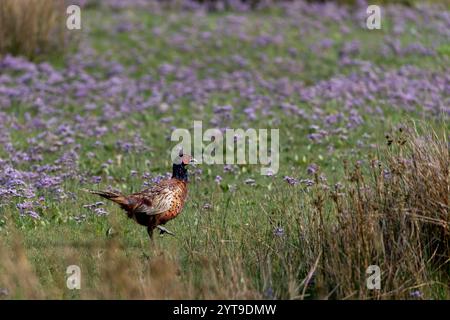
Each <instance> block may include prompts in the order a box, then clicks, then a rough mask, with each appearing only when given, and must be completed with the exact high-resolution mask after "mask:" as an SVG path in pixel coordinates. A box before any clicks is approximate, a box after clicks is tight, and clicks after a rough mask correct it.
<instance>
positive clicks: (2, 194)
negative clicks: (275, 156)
mask: <svg viewBox="0 0 450 320" xmlns="http://www.w3.org/2000/svg"><path fill="white" fill-rule="evenodd" d="M393 2H394V1H389V2H388V1H384V2H380V3H382V29H381V30H373V31H370V30H367V29H366V27H365V18H366V12H365V10H366V8H367V3H366V2H364V1H335V2H324V1H310V2H304V1H247V2H239V1H203V2H202V1H200V2H196V1H166V2H157V1H147V0H126V1H125V0H121V1H119V0H117V1H99V0H83V1H82V0H78V4H79V5H80V6H81V8H82V29H81V30H75V31H68V30H67V29H66V27H65V22H66V18H67V14H66V12H65V9H66V6H67V3H64V2H63V1H57V0H2V1H0V238H1V239H0V241H1V243H2V244H1V245H0V298H4V299H38V298H53V299H55V298H56V299H60V298H62V299H87V298H95V299H111V298H114V299H115V298H120V299H142V298H144V299H212V298H219V299H261V298H265V299H449V298H450V286H449V284H450V281H449V280H450V279H449V277H450V266H449V257H450V234H449V233H450V230H449V222H450V218H449V199H448V197H449V180H448V179H449V144H448V129H449V124H448V115H449V111H450V104H449V102H450V77H449V74H450V73H449V67H448V66H449V65H450V64H449V60H450V43H449V39H450V34H449V30H450V11H449V7H448V4H447V3H446V2H445V1H429V2H425V3H424V2H422V1H420V2H418V1H395V3H393ZM388 3H389V4H388ZM194 120H202V121H203V122H204V127H205V128H206V125H208V126H210V127H218V128H221V129H224V128H227V127H230V128H256V129H258V128H279V129H280V145H281V150H280V151H281V156H280V171H279V173H278V174H276V175H273V176H260V175H259V169H260V168H259V167H258V166H250V165H225V166H223V165H213V166H211V165H209V166H207V165H203V166H199V167H197V168H196V169H195V170H193V171H192V172H191V173H190V179H191V183H190V185H189V192H190V195H189V199H188V202H187V205H186V207H185V209H184V211H183V213H182V214H181V215H180V217H178V218H177V219H176V220H173V221H172V222H170V224H169V225H168V228H169V229H170V230H172V231H174V232H175V234H176V236H175V237H170V236H160V237H155V238H156V240H155V241H154V243H150V242H149V240H148V237H147V234H146V232H145V229H143V228H141V227H139V226H137V225H136V224H135V223H134V222H133V221H131V220H129V219H127V218H126V216H125V215H124V214H123V213H122V212H121V211H120V209H119V208H117V207H115V206H114V205H113V204H111V203H103V202H100V200H99V199H97V198H95V197H93V196H92V195H89V194H85V193H83V192H82V191H81V190H82V188H86V187H87V188H94V189H96V188H98V189H106V188H108V187H111V188H114V189H119V190H121V191H123V192H125V193H131V192H135V191H138V190H140V189H141V188H144V187H146V186H149V185H151V184H153V183H156V182H157V181H159V180H160V179H162V178H164V177H166V176H167V173H166V172H168V171H170V167H171V164H170V156H169V155H170V150H171V148H172V147H173V143H171V142H170V139H169V137H170V134H171V132H172V130H173V129H174V128H188V129H192V124H193V121H194ZM69 265H78V266H80V268H81V289H80V290H69V289H68V288H67V287H66V280H67V276H68V275H67V274H66V269H67V267H68V266H69ZM370 265H378V266H379V267H380V270H381V289H380V290H368V289H367V286H366V279H367V277H368V274H367V273H366V270H367V267H368V266H370Z"/></svg>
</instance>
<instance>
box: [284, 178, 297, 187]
mask: <svg viewBox="0 0 450 320" xmlns="http://www.w3.org/2000/svg"><path fill="white" fill-rule="evenodd" d="M283 180H284V181H286V182H287V183H289V184H290V185H291V186H295V185H296V184H297V183H298V180H297V179H295V178H293V177H289V176H285V177H284V178H283Z"/></svg>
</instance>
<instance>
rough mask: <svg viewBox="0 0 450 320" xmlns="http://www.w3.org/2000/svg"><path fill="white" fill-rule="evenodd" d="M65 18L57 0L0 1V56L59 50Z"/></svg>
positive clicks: (60, 49) (28, 54)
mask: <svg viewBox="0 0 450 320" xmlns="http://www.w3.org/2000/svg"><path fill="white" fill-rule="evenodd" d="M65 17H66V15H65V7H64V1H60V0H2V1H0V56H1V55H5V54H8V53H9V54H12V55H23V56H26V57H28V58H30V59H33V58H35V57H36V56H38V55H41V54H45V53H49V52H52V53H54V52H55V51H57V52H62V50H63V47H64V31H65V29H64V27H65V25H64V22H65Z"/></svg>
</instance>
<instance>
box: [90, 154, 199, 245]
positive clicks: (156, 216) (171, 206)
mask: <svg viewBox="0 0 450 320" xmlns="http://www.w3.org/2000/svg"><path fill="white" fill-rule="evenodd" d="M179 157H180V159H177V160H176V161H175V163H174V164H173V166H172V177H171V178H170V179H167V180H163V181H161V182H160V183H158V184H156V185H155V186H153V187H151V188H148V189H145V190H142V191H141V192H137V193H133V194H130V195H123V194H121V193H118V192H109V191H95V190H86V191H88V192H90V193H92V194H96V195H99V196H101V197H103V198H106V199H108V200H111V201H113V202H115V203H117V204H119V205H120V207H121V208H122V209H124V210H125V211H126V213H127V215H128V218H130V219H133V220H135V221H136V222H137V223H138V224H140V225H142V226H145V227H147V233H148V235H149V237H150V239H153V230H154V229H155V228H157V229H159V230H160V233H161V234H163V233H168V234H170V235H174V233H173V232H171V231H169V230H167V229H166V228H164V227H163V226H162V225H164V224H166V223H167V222H168V221H169V220H172V219H173V218H175V217H177V216H178V215H179V214H180V213H181V211H182V210H183V206H184V203H185V201H186V197H187V192H188V190H187V183H188V172H187V165H189V164H194V163H195V162H196V161H195V159H194V158H192V157H191V156H189V155H187V154H184V155H183V154H182V153H181V152H180V154H179Z"/></svg>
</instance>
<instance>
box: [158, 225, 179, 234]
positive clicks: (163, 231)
mask: <svg viewBox="0 0 450 320" xmlns="http://www.w3.org/2000/svg"><path fill="white" fill-rule="evenodd" d="M157 228H158V229H159V231H160V232H159V233H160V234H164V233H167V234H170V235H171V236H175V233H173V232H172V231H169V230H167V229H166V228H164V227H163V226H157Z"/></svg>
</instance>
